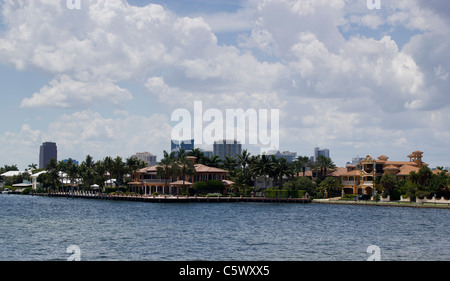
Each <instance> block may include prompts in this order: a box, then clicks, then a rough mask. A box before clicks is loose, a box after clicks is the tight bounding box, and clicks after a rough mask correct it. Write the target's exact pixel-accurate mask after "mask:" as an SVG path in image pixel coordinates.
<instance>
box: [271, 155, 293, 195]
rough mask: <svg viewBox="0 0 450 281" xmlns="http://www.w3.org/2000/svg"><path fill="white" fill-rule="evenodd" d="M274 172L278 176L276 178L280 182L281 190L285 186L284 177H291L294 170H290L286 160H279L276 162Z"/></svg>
mask: <svg viewBox="0 0 450 281" xmlns="http://www.w3.org/2000/svg"><path fill="white" fill-rule="evenodd" d="M273 172H274V174H275V175H276V178H277V181H278V188H279V189H280V190H281V188H282V186H283V177H284V176H288V177H289V176H290V175H291V173H292V170H291V169H290V167H289V164H288V163H287V160H286V158H279V159H275V160H274V162H273Z"/></svg>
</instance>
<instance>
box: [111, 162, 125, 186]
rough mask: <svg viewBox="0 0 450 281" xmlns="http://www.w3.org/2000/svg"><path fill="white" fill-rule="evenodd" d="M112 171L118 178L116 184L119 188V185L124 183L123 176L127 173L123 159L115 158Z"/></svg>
mask: <svg viewBox="0 0 450 281" xmlns="http://www.w3.org/2000/svg"><path fill="white" fill-rule="evenodd" d="M112 170H113V174H114V176H115V178H116V184H117V185H118V186H119V184H121V183H122V179H123V175H124V174H125V172H126V169H125V163H124V162H123V160H122V157H120V156H117V157H116V158H114V161H113V169H112ZM111 184H112V183H111Z"/></svg>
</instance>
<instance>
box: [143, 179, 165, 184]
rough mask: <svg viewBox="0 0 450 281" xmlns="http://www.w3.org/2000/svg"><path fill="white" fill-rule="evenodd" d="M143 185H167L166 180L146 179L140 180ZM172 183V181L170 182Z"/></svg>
mask: <svg viewBox="0 0 450 281" xmlns="http://www.w3.org/2000/svg"><path fill="white" fill-rule="evenodd" d="M140 181H141V182H142V183H165V182H166V180H164V179H145V180H140ZM168 182H169V183H170V180H169V181H168Z"/></svg>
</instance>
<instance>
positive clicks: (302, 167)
mask: <svg viewBox="0 0 450 281" xmlns="http://www.w3.org/2000/svg"><path fill="white" fill-rule="evenodd" d="M308 162H309V157H308V156H299V157H297V159H296V160H295V161H294V163H295V164H294V165H295V169H296V171H297V177H298V176H299V172H300V171H301V172H303V177H304V176H305V172H306V167H307V166H308Z"/></svg>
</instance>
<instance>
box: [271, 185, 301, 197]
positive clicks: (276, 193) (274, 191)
mask: <svg viewBox="0 0 450 281" xmlns="http://www.w3.org/2000/svg"><path fill="white" fill-rule="evenodd" d="M305 194H306V190H286V189H282V190H281V191H280V189H278V188H276V187H274V188H268V189H266V197H268V198H303V197H305Z"/></svg>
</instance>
